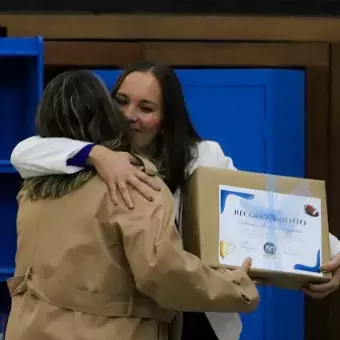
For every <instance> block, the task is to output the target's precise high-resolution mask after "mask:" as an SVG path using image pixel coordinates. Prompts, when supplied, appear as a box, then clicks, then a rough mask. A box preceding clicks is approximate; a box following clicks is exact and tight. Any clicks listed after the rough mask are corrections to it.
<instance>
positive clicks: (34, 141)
mask: <svg viewBox="0 0 340 340" xmlns="http://www.w3.org/2000/svg"><path fill="white" fill-rule="evenodd" d="M89 144H91V143H87V142H81V141H76V140H72V139H67V138H42V137H39V136H33V137H30V138H27V139H25V140H23V141H22V142H20V143H19V144H18V145H17V146H16V147H15V148H14V150H13V152H12V154H11V163H12V164H13V166H14V167H15V168H16V169H17V170H18V172H19V173H20V175H21V177H22V178H28V177H34V176H45V175H50V174H72V173H75V172H78V171H80V170H82V169H83V168H81V167H77V166H67V160H68V159H70V158H72V157H74V156H75V155H76V154H77V153H78V152H79V151H80V150H81V149H82V148H84V147H85V146H86V145H89Z"/></svg>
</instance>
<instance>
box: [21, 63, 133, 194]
mask: <svg viewBox="0 0 340 340" xmlns="http://www.w3.org/2000/svg"><path fill="white" fill-rule="evenodd" d="M36 125H37V133H38V134H39V135H40V136H41V137H49V138H51V137H64V138H71V139H75V140H81V141H86V142H92V143H96V144H102V145H105V146H107V147H109V148H111V149H114V150H117V151H130V150H131V148H130V145H131V144H130V140H131V139H130V128H129V125H128V122H127V120H126V119H125V118H124V116H123V115H122V114H121V113H120V111H119V109H118V107H117V105H116V104H115V103H114V102H113V100H112V98H111V95H110V93H109V92H108V90H107V88H106V86H105V85H104V84H103V83H102V81H101V80H100V79H99V78H98V77H97V76H96V75H95V74H93V73H92V72H89V71H85V70H78V71H69V72H64V73H61V74H59V75H58V76H57V77H55V78H54V79H53V80H52V81H51V82H50V83H49V84H48V85H47V87H46V89H45V91H44V94H43V97H42V100H41V103H40V105H39V108H38V112H37V122H36ZM94 175H95V170H94V169H90V170H83V171H81V172H79V173H76V174H73V175H50V176H44V177H35V178H29V179H27V180H25V181H24V185H23V190H25V191H26V192H27V193H28V195H29V196H30V198H31V199H38V198H58V197H61V196H64V195H65V194H67V193H69V192H71V191H73V190H76V189H78V188H79V187H80V186H82V185H83V184H85V183H86V182H87V181H88V180H89V179H90V178H91V177H92V176H94Z"/></svg>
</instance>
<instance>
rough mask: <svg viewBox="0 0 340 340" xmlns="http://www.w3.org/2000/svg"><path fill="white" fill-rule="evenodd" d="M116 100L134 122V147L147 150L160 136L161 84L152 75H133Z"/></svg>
mask: <svg viewBox="0 0 340 340" xmlns="http://www.w3.org/2000/svg"><path fill="white" fill-rule="evenodd" d="M115 99H116V101H117V104H118V106H119V108H120V110H121V111H122V112H123V114H124V115H125V116H126V118H127V119H128V121H129V122H130V126H131V129H132V139H133V144H134V145H135V147H136V148H137V150H142V149H145V148H146V147H149V146H150V144H152V142H153V141H154V140H155V138H156V136H157V135H158V134H159V133H160V126H161V121H162V98H161V88H160V85H159V82H158V80H157V79H156V78H155V77H154V76H153V75H152V73H150V72H137V71H136V72H132V73H130V74H128V75H127V76H126V77H125V79H124V80H123V82H122V83H121V86H120V87H119V89H118V91H117V93H116V95H115Z"/></svg>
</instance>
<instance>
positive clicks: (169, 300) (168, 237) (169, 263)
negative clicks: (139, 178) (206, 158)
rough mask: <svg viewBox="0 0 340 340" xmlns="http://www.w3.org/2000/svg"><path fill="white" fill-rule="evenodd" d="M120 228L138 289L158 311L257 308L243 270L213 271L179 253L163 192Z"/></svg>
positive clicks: (168, 199)
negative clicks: (151, 300) (152, 302)
mask: <svg viewBox="0 0 340 340" xmlns="http://www.w3.org/2000/svg"><path fill="white" fill-rule="evenodd" d="M136 196H137V194H136ZM119 225H120V228H121V231H122V235H123V243H124V248H125V253H126V256H127V258H128V261H129V264H130V267H131V270H132V273H133V275H134V278H135V282H136V285H137V289H138V290H139V291H140V292H142V293H143V294H146V295H148V296H149V297H151V298H152V299H154V300H155V301H156V302H157V303H158V304H160V305H161V306H162V307H164V308H168V309H174V310H178V311H190V310H191V311H192V310H194V311H202V312H210V311H212V312H250V311H252V310H254V309H255V308H256V307H257V304H258V301H259V295H258V292H257V289H256V287H255V285H254V284H253V283H252V281H251V279H250V278H249V277H248V275H247V273H246V272H245V271H244V270H243V269H241V268H240V269H237V270H234V271H230V270H214V269H212V268H210V267H208V266H205V265H203V264H202V262H201V261H200V260H199V259H198V258H197V257H195V256H194V255H192V254H190V253H187V252H185V251H184V250H183V247H182V242H181V238H180V235H179V233H178V231H177V229H176V227H175V224H174V202H173V198H172V195H171V193H170V191H169V190H167V188H166V187H164V188H162V190H161V192H160V193H159V195H158V196H157V197H156V200H155V202H147V201H146V200H143V201H140V202H138V204H136V206H135V209H134V210H133V211H131V212H127V213H126V214H123V215H122V218H121V220H120V221H119Z"/></svg>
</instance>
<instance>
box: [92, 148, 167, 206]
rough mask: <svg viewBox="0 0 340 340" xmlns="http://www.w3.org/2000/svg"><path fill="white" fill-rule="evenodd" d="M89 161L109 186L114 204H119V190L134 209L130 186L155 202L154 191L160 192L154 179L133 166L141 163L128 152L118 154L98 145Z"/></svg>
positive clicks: (128, 204) (93, 149)
mask: <svg viewBox="0 0 340 340" xmlns="http://www.w3.org/2000/svg"><path fill="white" fill-rule="evenodd" d="M88 160H89V162H90V163H91V164H92V165H93V166H94V167H95V168H96V170H97V171H98V174H99V175H100V177H102V179H103V180H104V181H105V182H106V183H107V184H108V186H109V189H110V194H111V198H112V201H113V203H114V204H118V195H117V188H118V190H119V192H120V193H121V195H122V197H123V200H124V202H125V204H126V205H127V206H128V208H130V209H132V208H133V207H134V204H133V201H132V199H131V196H130V193H129V189H128V185H130V186H132V187H134V188H135V189H136V190H138V191H139V192H140V193H141V194H142V195H143V196H144V197H145V198H146V199H148V200H149V201H152V200H153V191H154V190H157V191H159V190H160V187H159V185H157V182H156V181H155V180H154V179H153V178H152V177H150V176H148V175H147V174H146V173H144V172H143V171H141V170H140V169H138V168H137V167H135V166H134V165H133V164H139V162H138V160H137V159H136V158H135V157H133V156H132V155H130V154H129V153H127V152H116V151H112V150H110V149H108V148H106V147H104V146H101V145H96V146H94V147H93V148H92V150H91V152H90V155H89V158H88Z"/></svg>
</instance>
